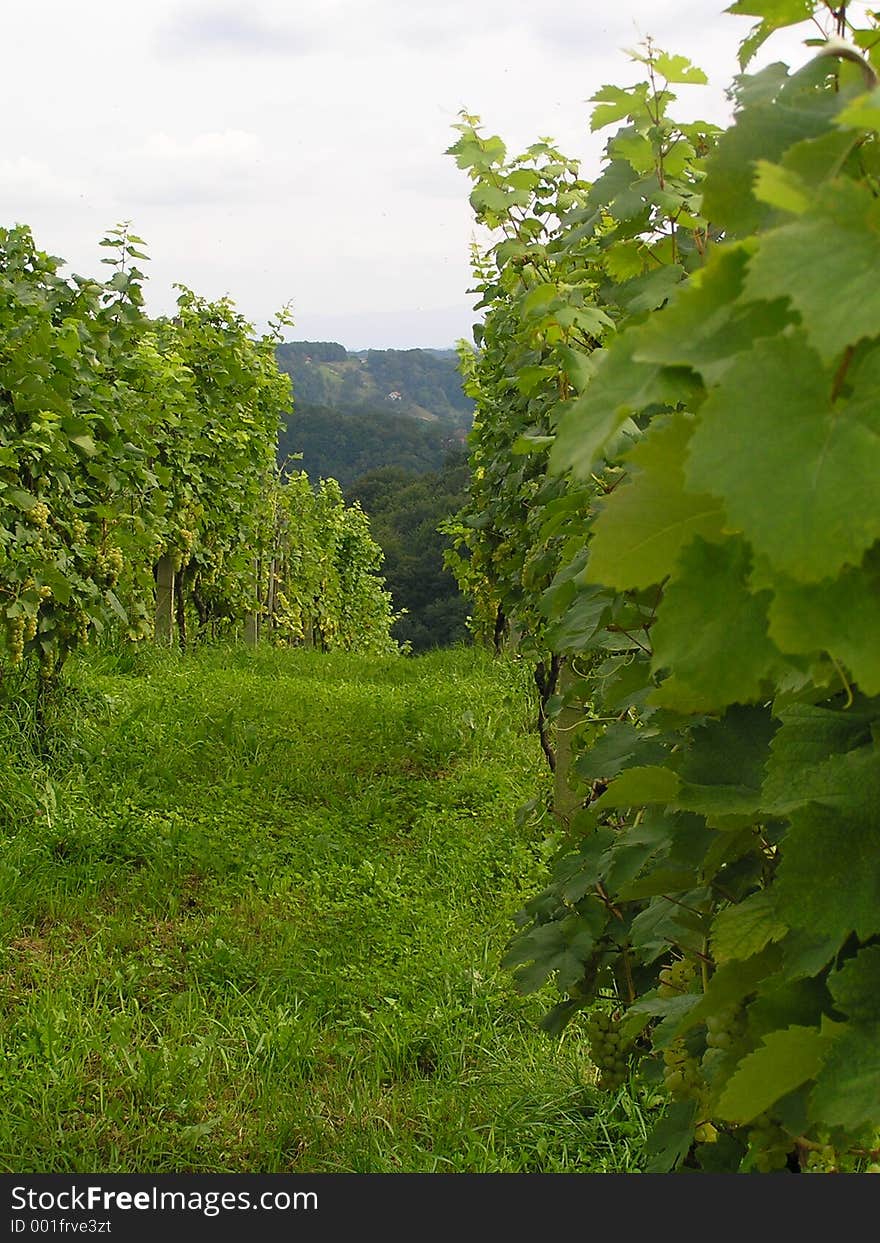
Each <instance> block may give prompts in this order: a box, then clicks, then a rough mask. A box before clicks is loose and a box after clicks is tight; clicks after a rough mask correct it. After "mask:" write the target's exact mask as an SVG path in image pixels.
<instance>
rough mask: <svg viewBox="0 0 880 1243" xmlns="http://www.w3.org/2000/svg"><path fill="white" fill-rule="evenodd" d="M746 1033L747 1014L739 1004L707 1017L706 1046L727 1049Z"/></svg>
mask: <svg viewBox="0 0 880 1243" xmlns="http://www.w3.org/2000/svg"><path fill="white" fill-rule="evenodd" d="M744 1034H745V1016H744V1015H743V1012H742V1010H741V1009H740V1008H739V1006H729V1007H728V1008H727V1009H726V1010H721V1011H720V1012H719V1013H718V1014H710V1015H709V1017H708V1018H707V1019H706V1048H707V1049H721V1050H722V1051H726V1050H727V1049H729V1048H730V1046H731V1045H733V1044H736V1042H737V1041H738V1040H739V1039H740V1038H741V1037H742V1036H743V1035H744Z"/></svg>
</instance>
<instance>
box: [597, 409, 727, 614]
mask: <svg viewBox="0 0 880 1243" xmlns="http://www.w3.org/2000/svg"><path fill="white" fill-rule="evenodd" d="M692 432H693V420H692V419H690V418H687V417H686V416H684V415H676V416H674V417H673V418H672V419H671V420H670V421H669V422H668V423H666V424H661V423H655V424H653V425H652V426H651V428H650V430H649V432H648V434H647V435H646V436H645V437H644V438H643V439H642V440H640V441H639V442H638V443H637V444H636V446H635V448H634V449H632V450H630V452H629V454H628V455H627V461H628V462H629V463H630V465H631V466H632V467H634V468H635V471H636V473H635V474H634V475H633V476H632V477H631V478H630V480H628V481H627V482H626V483H625V484H624V485H623V486H622V487H618V488H616V489H615V490H614V492H613V493H612V494H611V496H610V497H609V498H608V500H607V501H606V502H605V504H604V506H603V508H602V511H601V513H600V515H599V517H598V519H597V520H596V522H595V524H594V527H593V540H592V543H591V545H590V560H589V564H588V567H587V577H588V579H589V580H591V581H592V582H596V583H604V584H605V585H607V586H609V587H617V588H618V589H621V590H626V589H627V588H637V587H650V586H651V584H653V583H659V582H661V580H662V579H664V578H666V577H667V576H668V575H669V574H670V573H671V572H672V570H673V568H674V566H675V562H676V559H677V557H678V553H679V551H680V550H681V548H682V547H683V546H684V545H685V544H688V543H689V542H690V541H691V539H693V537H694V536H695V535H701V536H703V538H704V539H712V538H713V537H719V538H720V535H721V526H722V517H723V515H722V512H721V506H720V503H719V501H718V500H717V499H715V498H714V497H711V496H709V495H708V494H703V495H700V494H695V493H688V492H686V491H685V489H684V472H683V470H682V461H683V458H684V454H685V451H686V448H687V445H688V442H689V441H690V438H691V434H692Z"/></svg>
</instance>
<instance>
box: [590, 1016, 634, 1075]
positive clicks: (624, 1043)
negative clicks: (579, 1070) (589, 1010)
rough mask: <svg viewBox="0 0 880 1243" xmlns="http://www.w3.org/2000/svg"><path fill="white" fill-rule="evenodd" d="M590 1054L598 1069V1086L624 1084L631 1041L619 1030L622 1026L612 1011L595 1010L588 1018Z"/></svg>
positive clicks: (630, 1051) (627, 1070)
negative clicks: (610, 1012)
mask: <svg viewBox="0 0 880 1243" xmlns="http://www.w3.org/2000/svg"><path fill="white" fill-rule="evenodd" d="M587 1038H588V1039H589V1042H590V1057H591V1058H592V1060H593V1065H594V1066H595V1067H596V1069H597V1070H598V1071H599V1081H598V1086H599V1088H601V1089H602V1091H603V1092H614V1091H616V1089H617V1088H619V1087H621V1086H622V1085H623V1084H624V1083H625V1082H626V1078H627V1074H628V1072H629V1059H630V1054H631V1053H632V1047H633V1046H632V1042H631V1041H628V1040H627V1039H626V1038H625V1037H624V1036H623V1035H622V1034H621V1032H620V1025H619V1023H617V1022H616V1021H615V1020H614V1019H613V1018H612V1016H611V1015H610V1014H606V1013H604V1011H601V1010H596V1011H594V1012H593V1014H591V1015H590V1017H589V1019H588V1020H587Z"/></svg>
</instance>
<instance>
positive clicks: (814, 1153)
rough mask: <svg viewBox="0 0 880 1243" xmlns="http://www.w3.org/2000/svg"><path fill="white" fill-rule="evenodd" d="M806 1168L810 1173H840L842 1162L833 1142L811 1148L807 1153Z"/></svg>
mask: <svg viewBox="0 0 880 1243" xmlns="http://www.w3.org/2000/svg"><path fill="white" fill-rule="evenodd" d="M804 1169H805V1171H806V1172H807V1173H808V1174H838V1173H839V1172H840V1162H839V1159H838V1156H837V1153H836V1151H835V1150H834V1148H833V1147H832V1146H831V1144H825V1145H823V1147H822V1148H813V1149H811V1150H810V1152H808V1153H807V1158H806V1161H805V1162H804Z"/></svg>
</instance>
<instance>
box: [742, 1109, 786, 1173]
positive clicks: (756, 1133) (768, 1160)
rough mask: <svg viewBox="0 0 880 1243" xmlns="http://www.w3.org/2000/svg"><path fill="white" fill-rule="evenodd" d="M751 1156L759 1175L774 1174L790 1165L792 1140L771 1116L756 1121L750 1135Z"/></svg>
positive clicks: (752, 1125)
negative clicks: (789, 1155) (789, 1156)
mask: <svg viewBox="0 0 880 1243" xmlns="http://www.w3.org/2000/svg"><path fill="white" fill-rule="evenodd" d="M748 1144H749V1156H750V1157H751V1159H752V1163H753V1165H754V1167H755V1169H756V1170H757V1171H758V1173H759V1174H772V1173H774V1172H775V1171H777V1170H784V1169H785V1167H786V1166H787V1165H788V1154H789V1153H790V1152H791V1150H792V1147H793V1145H792V1139H791V1136H790V1135H788V1134H787V1133H786V1132H785V1131H784V1130H783V1129H782V1127H781V1126H780V1125H779V1123H778V1122H774V1121H773V1120H772V1118H771V1117H770V1115H769V1114H760V1115H759V1116H758V1117H757V1118H755V1119H754V1121H753V1122H752V1124H751V1126H750V1127H749V1133H748Z"/></svg>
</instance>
